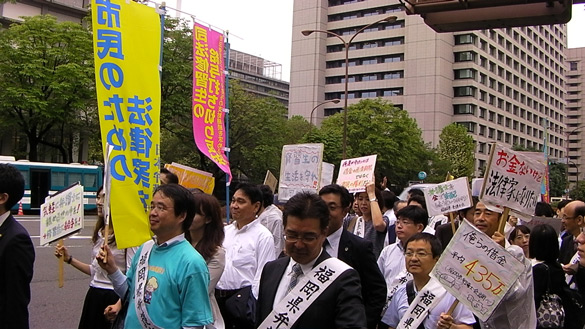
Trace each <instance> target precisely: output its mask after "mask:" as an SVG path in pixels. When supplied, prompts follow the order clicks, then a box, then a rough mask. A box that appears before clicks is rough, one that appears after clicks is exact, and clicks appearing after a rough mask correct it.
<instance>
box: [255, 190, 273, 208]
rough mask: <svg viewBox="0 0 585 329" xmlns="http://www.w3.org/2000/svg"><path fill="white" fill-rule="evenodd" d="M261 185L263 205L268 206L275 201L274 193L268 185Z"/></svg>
mask: <svg viewBox="0 0 585 329" xmlns="http://www.w3.org/2000/svg"><path fill="white" fill-rule="evenodd" d="M259 187H260V191H261V192H262V200H263V201H262V206H263V207H264V208H266V207H268V206H270V205H271V204H273V203H274V193H272V189H271V188H270V186H268V185H260V186H259Z"/></svg>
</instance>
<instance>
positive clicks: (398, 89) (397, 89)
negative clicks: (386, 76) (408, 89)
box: [382, 88, 404, 96]
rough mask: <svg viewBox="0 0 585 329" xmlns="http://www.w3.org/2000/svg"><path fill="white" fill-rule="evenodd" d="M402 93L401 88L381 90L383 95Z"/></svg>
mask: <svg viewBox="0 0 585 329" xmlns="http://www.w3.org/2000/svg"><path fill="white" fill-rule="evenodd" d="M402 94H404V89H402V88H392V89H386V90H384V91H383V92H382V95H383V96H400V95H402Z"/></svg>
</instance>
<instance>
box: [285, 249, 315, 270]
mask: <svg viewBox="0 0 585 329" xmlns="http://www.w3.org/2000/svg"><path fill="white" fill-rule="evenodd" d="M322 253H323V248H321V252H319V255H317V257H315V259H313V260H311V261H310V262H308V263H307V264H299V265H300V266H301V270H303V275H305V274H307V273H309V272H311V271H312V270H313V267H314V266H315V262H316V261H317V259H319V256H321V254H322ZM294 264H298V263H297V262H295V260H294V259H292V257H291V259H290V262H288V267H287V269H286V273H288V275H289V276H290V275H292V274H293V270H292V267H293V265H294Z"/></svg>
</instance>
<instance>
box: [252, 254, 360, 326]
mask: <svg viewBox="0 0 585 329" xmlns="http://www.w3.org/2000/svg"><path fill="white" fill-rule="evenodd" d="M349 269H351V267H350V266H349V265H347V264H346V263H344V262H343V261H340V260H339V259H337V258H333V257H331V258H327V259H326V260H324V261H322V262H321V263H320V264H318V265H316V266H315V267H314V268H313V270H312V271H311V272H309V273H308V274H307V275H304V276H303V277H302V278H301V280H300V281H299V282H298V283H297V285H296V286H295V287H294V288H293V289H292V290H291V291H290V292H289V293H288V294H287V295H286V296H285V297H284V298H283V299H282V300H281V301H280V302H279V303H278V304H277V305H276V306H275V307H274V309H272V312H270V314H268V316H267V317H266V319H264V321H263V322H262V324H260V326H259V327H258V329H269V328H279V329H287V328H290V327H292V326H293V325H294V324H295V322H297V320H298V319H299V318H300V317H301V315H302V314H303V313H304V312H305V311H306V310H307V309H308V308H309V306H311V304H313V302H314V301H315V300H316V299H317V298H319V296H320V295H321V294H322V293H323V291H325V290H326V289H327V288H328V287H329V285H331V283H332V282H333V281H335V280H336V279H337V278H338V277H339V276H340V275H341V273H343V272H345V271H347V270H349Z"/></svg>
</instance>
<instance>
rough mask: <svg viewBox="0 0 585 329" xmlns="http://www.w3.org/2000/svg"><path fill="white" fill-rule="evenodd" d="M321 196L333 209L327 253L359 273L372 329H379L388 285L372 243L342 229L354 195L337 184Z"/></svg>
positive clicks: (331, 211) (328, 231) (321, 191)
mask: <svg viewBox="0 0 585 329" xmlns="http://www.w3.org/2000/svg"><path fill="white" fill-rule="evenodd" d="M319 196H321V199H322V200H323V201H325V203H326V204H327V207H329V229H328V230H327V240H326V242H325V251H327V253H328V254H329V255H331V256H332V257H337V258H339V259H340V260H342V261H344V262H345V263H346V264H347V265H349V266H351V267H353V268H354V269H355V270H356V271H357V272H358V274H359V276H360V281H361V283H362V297H363V299H364V306H365V308H366V318H367V321H368V328H370V329H375V328H376V325H377V324H378V321H379V320H380V318H381V312H382V308H383V307H384V303H385V302H386V281H385V280H384V277H383V276H382V272H380V269H379V268H378V264H377V263H376V257H375V256H374V251H373V246H372V243H371V242H370V241H367V240H365V239H362V238H360V237H358V236H357V235H355V234H352V233H350V232H349V231H347V230H344V229H343V227H342V226H343V218H344V217H345V215H346V214H347V213H348V212H349V207H350V205H351V204H352V197H351V194H349V192H348V191H347V189H346V188H345V187H343V186H340V185H337V184H331V185H327V186H324V187H323V188H322V189H321V190H320V191H319Z"/></svg>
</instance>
